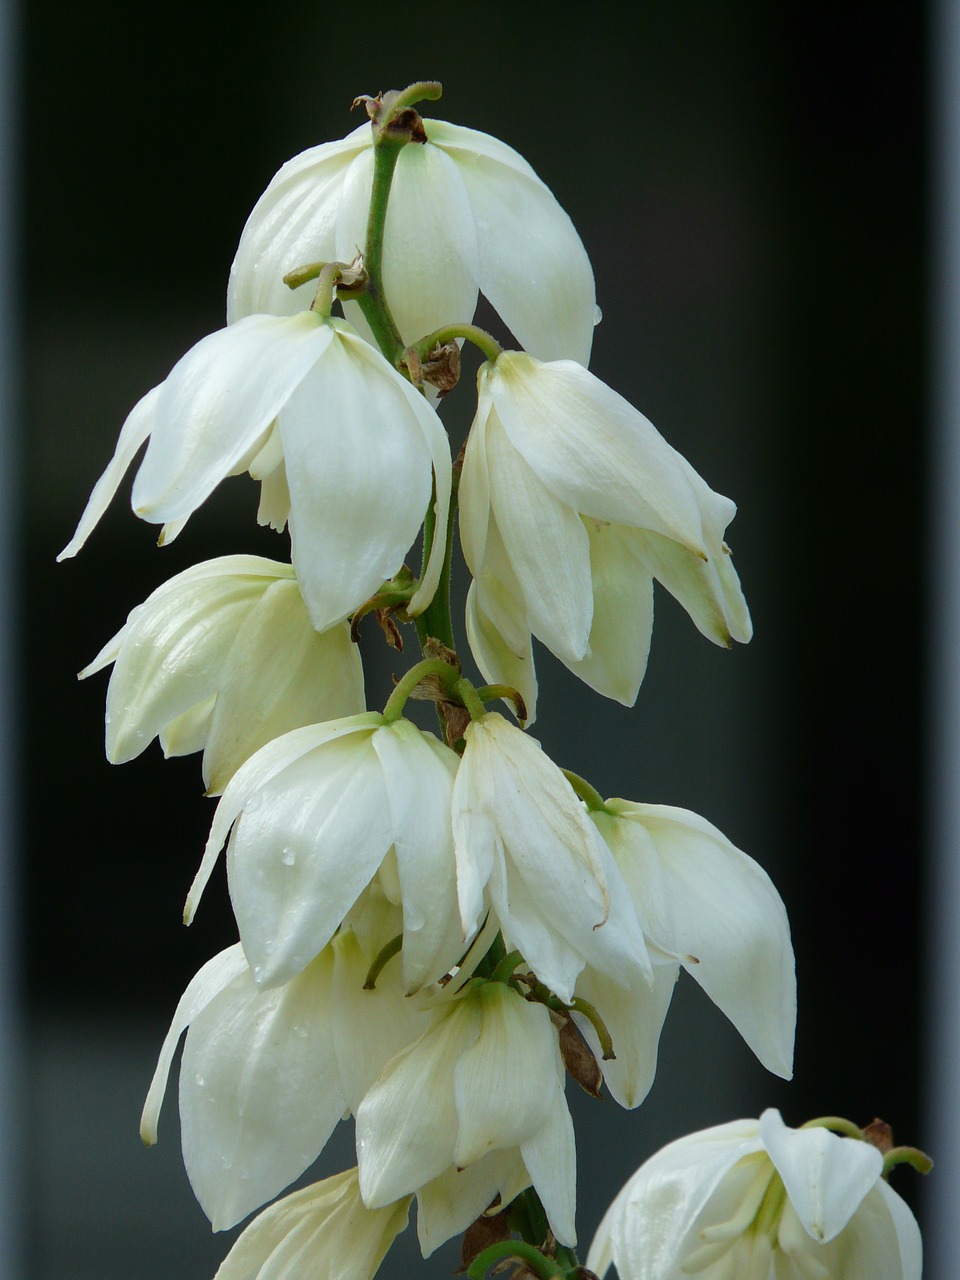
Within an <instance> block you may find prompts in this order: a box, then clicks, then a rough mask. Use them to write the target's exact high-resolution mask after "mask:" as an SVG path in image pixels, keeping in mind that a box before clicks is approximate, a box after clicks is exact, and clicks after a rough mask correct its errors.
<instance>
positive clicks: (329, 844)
mask: <svg viewBox="0 0 960 1280" xmlns="http://www.w3.org/2000/svg"><path fill="white" fill-rule="evenodd" d="M455 769H456V756H455V755H454V753H453V752H451V751H449V749H448V748H446V747H442V746H440V744H439V743H436V742H435V740H432V739H429V738H428V736H427V735H425V734H423V733H421V732H420V730H418V729H416V728H414V726H413V725H411V724H409V723H408V722H406V721H402V720H400V721H395V722H393V723H386V722H385V721H384V720H383V717H382V716H379V715H376V714H374V713H368V714H365V715H359V716H353V717H347V718H346V719H341V720H337V721H330V722H327V723H325V724H319V725H312V726H309V727H307V728H306V729H300V730H294V731H293V732H292V733H288V734H285V735H284V736H283V737H281V738H278V739H276V740H275V741H274V742H272V743H270V744H268V745H267V746H266V747H264V748H262V749H261V750H260V751H259V752H257V754H256V755H254V756H253V757H251V759H250V760H248V761H247V763H246V764H245V765H244V766H243V768H241V769H240V770H239V772H238V773H237V774H236V775H235V776H234V778H233V780H232V781H231V783H230V785H229V786H228V787H227V789H226V791H225V792H224V795H223V799H222V800H221V802H220V806H219V808H218V810H217V813H216V816H215V818H214V822H213V826H212V828H211V832H210V839H209V840H208V842H207V848H206V851H205V853H204V858H203V862H202V863H201V867H200V870H199V871H198V873H197V877H196V880H195V881H194V885H193V887H192V888H191V891H190V895H189V896H188V899H187V908H186V913H185V914H186V918H187V919H190V918H192V915H193V912H194V911H195V910H196V905H197V903H198V901H199V898H200V895H201V893H202V892H203V888H204V886H205V884H206V882H207V879H208V878H209V875H210V872H211V870H212V868H213V866H214V864H215V862H216V859H217V856H218V854H219V851H220V849H221V848H222V846H223V844H224V842H225V841H226V840H227V836H228V833H229V845H228V850H227V873H228V877H229V883H230V896H231V899H232V902H233V908H234V912H235V914H236V917H237V924H238V926H239V929H240V937H241V940H242V942H243V946H244V950H245V952H246V955H247V957H248V959H249V960H250V964H251V967H252V968H253V972H254V976H255V978H256V980H257V982H258V983H262V984H265V985H268V986H269V985H274V984H276V983H280V982H284V981H287V980H288V979H289V978H291V977H293V976H294V975H295V974H297V973H299V972H300V970H301V969H303V968H304V966H305V965H307V964H309V962H310V961H311V960H312V959H313V957H314V956H315V955H317V953H318V952H319V951H320V949H321V948H322V947H324V946H325V945H326V943H327V942H328V941H329V940H330V938H332V937H333V934H334V933H335V932H336V930H337V928H339V926H340V924H341V922H342V921H343V920H344V918H345V917H346V915H347V913H348V912H349V911H350V909H351V907H352V906H353V904H354V903H355V902H356V900H357V898H358V897H359V896H360V893H361V891H362V890H363V889H364V888H365V887H366V885H367V884H368V883H369V882H370V881H371V880H372V879H373V877H374V876H375V875H376V874H377V872H378V871H379V870H381V868H383V867H384V865H385V860H386V859H387V858H388V855H389V856H390V857H391V858H392V859H394V860H395V865H396V867H397V875H398V898H399V900H400V901H401V902H402V905H403V920H404V923H403V937H404V943H403V974H404V981H405V984H406V986H407V989H408V990H411V991H412V990H416V989H418V988H419V987H421V986H422V985H423V984H424V983H425V982H428V981H431V980H434V979H436V978H439V977H441V976H442V975H443V974H444V973H446V972H447V970H448V969H449V968H450V966H451V965H453V964H455V963H456V962H457V960H458V959H459V958H460V956H461V954H462V952H463V951H464V949H465V947H466V944H467V943H468V942H469V937H467V936H465V934H464V933H463V931H462V930H461V928H460V925H459V919H458V913H457V911H456V901H457V898H456V864H455V859H454V852H453V836H452V830H451V825H450V817H449V815H450V797H451V793H452V787H453V773H454V770H455ZM231 828H232V831H231ZM388 894H389V889H388ZM471 936H472V935H471Z"/></svg>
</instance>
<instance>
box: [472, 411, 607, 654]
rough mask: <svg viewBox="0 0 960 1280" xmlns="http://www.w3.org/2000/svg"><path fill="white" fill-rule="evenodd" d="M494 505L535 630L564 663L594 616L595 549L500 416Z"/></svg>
mask: <svg viewBox="0 0 960 1280" xmlns="http://www.w3.org/2000/svg"><path fill="white" fill-rule="evenodd" d="M486 447H487V464H488V466H489V468H490V502H491V505H492V509H493V513H494V515H495V516H496V520H497V527H498V529H499V531H500V535H501V537H502V538H503V545H504V548H505V549H506V554H507V556H508V557H509V560H510V564H511V566H512V568H513V570H514V573H515V574H516V577H517V581H518V582H519V584H520V586H521V588H522V591H523V598H524V603H525V605H526V609H527V615H528V617H529V619H530V627H531V630H532V631H533V632H534V634H535V635H536V636H538V637H539V638H540V639H541V640H542V641H543V643H544V644H545V645H546V646H547V648H548V649H550V650H551V651H552V652H553V653H555V654H556V655H557V657H558V658H560V659H562V660H563V661H571V662H576V661H577V660H578V659H580V658H582V657H583V656H584V654H585V652H586V649H587V641H588V638H589V635H590V623H591V620H592V616H593V596H592V593H591V590H590V543H589V539H588V537H587V531H586V529H585V528H584V527H583V521H582V520H581V519H580V517H579V515H578V514H577V510H576V509H575V508H574V507H572V506H570V505H568V504H567V503H566V502H564V501H563V500H561V499H559V498H558V497H557V496H556V495H555V493H554V491H552V490H551V489H549V488H547V487H546V486H545V485H544V484H543V483H542V481H541V480H540V478H539V477H538V476H537V474H536V472H535V471H534V470H533V469H532V468H531V467H530V466H529V465H528V464H527V462H526V460H525V459H524V458H523V456H522V455H521V454H520V453H519V452H518V451H517V450H516V449H515V448H514V446H513V444H512V443H511V441H510V439H509V438H508V436H507V434H506V432H505V431H504V429H503V427H502V426H501V424H500V420H499V418H498V417H497V415H496V414H495V413H492V414H491V415H490V417H489V419H488V420H487V428H486Z"/></svg>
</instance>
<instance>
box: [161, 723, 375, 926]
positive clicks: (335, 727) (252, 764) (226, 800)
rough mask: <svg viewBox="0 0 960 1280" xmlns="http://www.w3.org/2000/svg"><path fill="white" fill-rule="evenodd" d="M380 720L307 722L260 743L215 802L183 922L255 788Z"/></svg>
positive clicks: (187, 920)
mask: <svg viewBox="0 0 960 1280" xmlns="http://www.w3.org/2000/svg"><path fill="white" fill-rule="evenodd" d="M382 723H383V719H382V717H381V716H380V715H378V714H377V713H376V712H368V713H367V714H365V715H361V716H347V717H345V718H344V719H342V720H330V721H328V722H326V723H325V724H317V725H307V726H306V727H304V728H303V729H293V730H291V731H290V733H285V734H284V735H283V737H282V738H276V739H274V741H273V742H269V743H267V745H266V746H265V747H261V748H260V750H259V751H258V752H257V753H256V755H254V756H251V757H250V759H249V760H248V761H247V762H246V764H244V765H243V766H242V767H241V768H240V769H239V770H238V771H237V772H236V774H234V776H233V778H231V780H230V783H229V785H228V786H227V788H226V790H225V791H224V793H223V797H222V799H221V800H220V803H219V804H218V805H217V811H216V813H215V814H214V817H213V825H212V826H211V828H210V835H209V838H208V839H207V844H206V848H205V849H204V851H203V858H202V860H201V862H200V867H199V870H198V871H197V874H196V876H195V877H194V880H193V884H192V885H191V886H190V891H189V893H188V894H187V900H186V902H185V904H184V908H183V921H184V924H191V923H192V921H193V917H194V915H195V914H196V910H197V907H198V906H199V904H200V899H201V897H202V896H203V891H204V889H205V888H206V885H207V881H208V880H209V879H210V876H211V873H212V872H213V868H214V867H215V866H216V862H217V858H218V857H219V856H220V850H221V849H222V848H223V846H224V844H225V842H226V839H227V836H228V834H229V832H230V828H231V827H232V826H233V823H234V822H235V821H236V819H237V817H238V816H239V814H240V811H241V810H242V809H243V807H244V805H245V804H246V803H247V801H248V800H249V799H250V798H251V797H252V796H253V795H254V794H255V793H256V791H257V790H258V789H259V788H260V787H261V786H263V785H264V783H266V782H269V781H270V780H271V779H272V778H273V777H275V775H276V774H278V773H279V772H280V771H281V770H283V769H285V768H286V767H287V765H289V764H291V763H292V762H293V761H295V760H299V759H300V757H301V756H303V755H305V754H306V753H307V752H309V751H312V750H313V749H314V748H315V747H319V746H321V745H322V744H324V743H327V742H332V741H335V740H336V739H337V738H341V737H344V736H346V735H348V734H352V733H357V732H362V731H363V730H364V729H371V730H372V729H375V728H377V727H378V726H379V725H380V724H382Z"/></svg>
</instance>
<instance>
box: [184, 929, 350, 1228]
mask: <svg viewBox="0 0 960 1280" xmlns="http://www.w3.org/2000/svg"><path fill="white" fill-rule="evenodd" d="M332 983H333V957H332V955H331V954H330V953H329V951H327V952H326V953H324V954H322V955H321V956H320V957H319V958H318V959H317V960H315V961H314V962H313V964H312V965H310V966H309V967H308V968H307V969H306V970H305V971H304V972H303V973H301V974H300V975H299V976H298V977H296V978H294V979H293V980H292V981H291V982H289V983H287V984H286V985H285V986H283V987H279V988H274V989H273V990H271V991H261V990H259V989H258V988H257V987H256V985H255V984H254V982H253V979H252V977H251V975H250V973H249V971H248V970H246V969H245V970H244V972H242V973H240V974H238V975H237V977H236V978H235V979H234V980H233V982H232V983H230V985H229V986H228V987H226V988H225V989H224V990H223V991H221V992H220V993H219V994H218V996H217V997H216V998H215V999H214V1000H212V1001H210V1003H209V1004H208V1005H207V1006H206V1007H205V1008H204V1009H203V1010H202V1011H201V1012H200V1013H198V1014H197V1015H196V1016H195V1017H194V1018H193V1019H192V1021H191V1025H190V1030H189V1031H188V1033H187V1040H186V1044H185V1045H184V1050H183V1062H182V1064H181V1068H180V1127H181V1139H182V1143H183V1159H184V1165H185V1166H186V1170H187V1175H188V1177H189V1179H190V1184H191V1186H192V1187H193V1189H194V1192H195V1194H196V1197H197V1199H198V1200H199V1202H200V1205H201V1207H202V1208H203V1210H204V1212H205V1213H206V1214H207V1216H208V1217H209V1218H210V1221H211V1223H212V1225H213V1229H214V1231H222V1230H226V1229H227V1228H229V1227H232V1226H234V1225H235V1224H236V1223H238V1222H240V1221H241V1219H243V1218H245V1217H246V1216H247V1214H249V1213H250V1212H252V1211H253V1210H254V1209H256V1208H258V1207H259V1206H260V1205H261V1204H263V1203H265V1201H267V1200H269V1199H270V1198H271V1197H273V1196H275V1195H276V1194H277V1192H279V1191H282V1190H283V1188H284V1187H286V1186H288V1185H289V1184H290V1183H291V1182H292V1181H293V1180H294V1179H295V1178H297V1177H298V1176H299V1175H300V1174H301V1173H302V1172H303V1170H304V1169H306V1168H307V1167H308V1166H309V1165H310V1164H312V1163H313V1161H314V1160H315V1159H316V1157H317V1155H318V1154H319V1153H320V1151H321V1150H322V1149H323V1147H324V1146H325V1145H326V1142H327V1139H328V1138H329V1137H330V1134H331V1133H332V1132H333V1130H334V1128H335V1127H336V1125H337V1122H338V1121H339V1119H340V1117H341V1116H342V1115H343V1112H344V1110H345V1108H346V1099H345V1097H344V1094H343V1091H342V1089H341V1087H340V1082H339V1077H338V1072H337V1063H336V1057H335V1054H334V1047H333V1033H334V1029H335V1028H334V1017H333V1008H332V1006H333V1000H332Z"/></svg>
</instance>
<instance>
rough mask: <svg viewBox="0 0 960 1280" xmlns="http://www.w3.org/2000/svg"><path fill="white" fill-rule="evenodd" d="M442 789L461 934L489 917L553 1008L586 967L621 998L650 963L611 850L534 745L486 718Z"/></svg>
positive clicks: (644, 976) (471, 733)
mask: <svg viewBox="0 0 960 1280" xmlns="http://www.w3.org/2000/svg"><path fill="white" fill-rule="evenodd" d="M464 739H465V742H466V747H465V750H464V753H463V758H462V760H461V763H460V768H459V770H458V771H457V777H456V782H455V784H454V788H453V833H454V839H455V842H456V857H457V887H458V893H459V904H460V916H461V921H462V924H463V928H464V931H465V932H466V933H467V934H469V935H471V936H472V934H473V933H474V932H475V931H476V929H477V927H478V924H479V922H480V921H481V920H482V918H483V915H484V912H485V911H486V909H487V908H488V907H492V908H493V911H494V913H495V915H496V917H497V919H498V920H499V921H500V926H501V928H502V930H503V935H504V939H505V940H506V943H507V945H508V947H515V948H516V949H517V950H519V951H520V952H521V953H522V954H523V956H524V958H525V959H526V961H527V962H528V964H529V965H530V966H531V968H532V969H533V970H534V971H535V972H536V975H537V977H538V978H539V979H540V981H541V982H544V983H546V985H547V986H548V987H549V988H550V989H551V990H552V991H553V992H554V993H555V994H556V995H557V996H559V997H560V999H561V1000H563V1001H565V1002H569V1001H570V1000H571V999H572V998H573V990H574V984H575V983H576V980H577V976H578V974H579V973H580V972H581V970H582V969H583V968H584V966H585V965H586V964H588V963H589V964H591V965H593V966H594V967H595V968H596V969H598V970H599V971H600V972H602V973H604V974H607V975H608V976H609V977H610V978H611V979H612V980H613V981H614V982H615V983H618V984H619V985H621V986H623V987H627V986H629V985H630V984H631V983H632V982H634V981H637V980H638V979H639V981H640V982H641V983H644V982H646V981H648V980H649V977H650V961H649V957H648V955H647V948H646V945H645V942H644V938H643V933H642V930H641V928H640V925H639V923H638V920H637V915H636V912H635V910H634V907H633V904H632V902H631V901H630V896H629V894H628V893H627V890H626V888H625V886H624V884H623V881H622V879H621V876H620V872H619V870H618V869H617V865H616V863H615V862H614V860H613V857H612V855H611V853H610V851H609V850H608V849H607V847H606V845H605V844H604V843H603V840H602V839H601V838H600V836H599V834H598V832H597V829H596V827H595V826H594V825H593V823H592V822H591V821H590V819H589V817H588V816H587V814H586V812H585V811H584V809H583V806H582V805H581V804H580V802H579V801H578V800H577V797H576V796H575V795H574V793H573V791H572V790H571V788H570V785H569V783H568V782H567V780H566V778H565V777H564V776H563V774H562V773H561V771H560V770H559V769H558V768H557V766H556V765H555V764H554V763H553V762H552V761H551V760H550V759H549V758H548V756H546V755H545V754H544V752H543V751H542V750H541V748H540V744H539V742H537V741H536V739H535V738H531V737H530V736H529V735H528V734H525V733H522V732H521V731H520V730H519V729H517V728H515V727H514V726H513V725H511V724H510V723H509V722H508V721H507V720H505V719H504V718H503V716H501V715H499V714H497V713H496V712H487V713H486V714H485V715H483V716H482V717H480V718H479V719H477V720H474V721H472V722H471V723H470V724H469V725H468V726H467V729H466V731H465V733H464Z"/></svg>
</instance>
